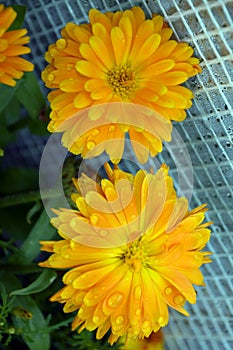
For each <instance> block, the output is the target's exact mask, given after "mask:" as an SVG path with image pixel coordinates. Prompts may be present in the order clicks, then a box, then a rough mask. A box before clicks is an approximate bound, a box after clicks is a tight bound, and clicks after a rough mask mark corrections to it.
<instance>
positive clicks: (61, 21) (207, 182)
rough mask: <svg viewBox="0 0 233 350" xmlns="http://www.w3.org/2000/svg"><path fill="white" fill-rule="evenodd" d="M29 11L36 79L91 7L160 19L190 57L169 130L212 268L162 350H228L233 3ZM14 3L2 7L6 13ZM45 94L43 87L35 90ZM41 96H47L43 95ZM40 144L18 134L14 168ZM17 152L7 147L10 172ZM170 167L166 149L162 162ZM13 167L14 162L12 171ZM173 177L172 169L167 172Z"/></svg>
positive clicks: (39, 3)
mask: <svg viewBox="0 0 233 350" xmlns="http://www.w3.org/2000/svg"><path fill="white" fill-rule="evenodd" d="M16 2H17V4H22V5H26V6H27V7H28V10H27V16H26V21H25V26H26V27H27V28H28V30H29V34H30V36H31V44H30V46H31V49H32V52H31V60H32V61H33V63H34V64H35V66H36V74H37V75H38V77H40V74H41V71H42V70H43V68H44V67H45V61H44V53H45V51H46V50H47V47H48V45H49V44H50V43H53V42H54V41H56V40H57V38H59V36H60V34H59V32H60V29H61V28H62V27H64V26H65V24H66V23H67V22H69V21H73V22H76V23H82V22H86V21H87V20H88V11H89V9H90V8H92V7H95V8H97V9H99V10H101V11H103V12H106V11H115V10H123V9H127V8H130V7H132V6H135V5H138V6H141V7H142V8H143V10H144V11H145V12H146V14H147V16H148V17H149V16H151V14H152V13H157V14H161V15H163V16H164V17H165V20H166V21H167V22H168V23H169V25H170V27H171V28H172V29H173V31H174V36H175V37H176V39H177V40H179V41H185V42H188V43H190V45H191V46H192V47H193V48H194V49H195V55H196V56H197V57H199V58H200V59H201V66H202V69H203V73H202V74H199V75H198V76H197V77H194V78H192V79H190V80H189V81H188V83H187V86H188V87H189V88H190V89H191V90H192V91H193V92H194V94H195V99H194V101H193V106H192V107H191V108H190V109H189V110H188V114H187V118H186V120H185V121H183V122H182V123H180V124H176V123H174V125H175V128H176V130H177V131H178V132H179V135H180V136H181V137H182V139H183V141H184V142H185V145H186V147H187V149H188V151H189V155H190V157H191V160H192V165H193V171H194V191H193V196H192V200H191V207H194V206H195V205H200V204H201V203H208V207H209V212H208V217H207V218H208V219H209V220H211V221H214V226H213V235H212V239H211V241H210V243H209V244H208V250H210V251H213V252H214V257H213V263H212V264H210V265H205V266H204V268H203V269H204V275H205V282H206V288H203V287H202V288H197V292H198V296H197V303H196V304H195V305H189V306H188V305H187V309H188V311H189V313H190V315H191V317H189V318H186V317H184V316H182V315H180V314H179V313H177V312H175V311H171V317H170V322H169V325H168V326H167V327H166V328H165V329H164V334H165V340H166V349H167V350H180V349H185V350H189V349H192V350H193V349H199V350H207V349H208V350H217V349H220V350H230V349H232V348H233V333H232V332H233V221H232V213H233V190H232V188H233V115H232V113H233V110H232V107H233V89H232V87H233V83H232V80H233V55H232V48H233V1H232V0H218V1H215V0H209V1H208V0H164V1H161V0H156V1H153V0H147V1H146V0H145V1H130V0H127V1H124V0H93V1H91V0H90V1H89V0H84V1H77V0H70V1H65V0H35V1H30V0H28V1H23V0H22V1H19V0H18V1H16ZM13 3H15V2H14V1H5V4H6V5H12V4H13ZM41 86H43V84H41ZM44 91H45V93H46V90H45V89H44ZM44 144H45V139H44V138H40V137H33V138H31V137H30V135H29V133H27V131H24V132H23V134H22V135H21V137H20V142H18V143H17V154H18V156H17V160H16V163H17V162H18V163H19V164H23V165H34V166H36V164H38V162H39V159H40V155H41V152H42V149H43V146H44ZM14 155H15V144H12V145H10V146H9V147H8V150H7V156H8V164H9V165H10V163H11V162H12V159H13V157H14ZM160 157H161V159H164V160H165V161H166V162H167V163H169V161H170V158H169V154H168V153H167V151H166V149H165V150H164V152H163V153H162V155H160ZM16 163H15V159H14V164H15V165H17V164H16ZM171 172H172V166H171Z"/></svg>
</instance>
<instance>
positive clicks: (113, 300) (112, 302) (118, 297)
mask: <svg viewBox="0 0 233 350" xmlns="http://www.w3.org/2000/svg"><path fill="white" fill-rule="evenodd" d="M122 299H123V294H122V293H114V294H112V295H111V296H110V297H109V298H108V300H107V305H108V306H109V307H112V308H115V307H117V306H119V305H120V303H121V301H122Z"/></svg>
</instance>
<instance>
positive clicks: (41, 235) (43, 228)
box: [10, 210, 56, 265]
mask: <svg viewBox="0 0 233 350" xmlns="http://www.w3.org/2000/svg"><path fill="white" fill-rule="evenodd" d="M55 233H56V230H55V228H54V227H53V226H52V225H51V224H50V218H49V216H48V214H47V213H46V211H45V210H44V211H43V212H42V213H41V215H40V217H39V219H38V220H37V221H36V223H35V225H34V226H33V228H32V229H31V231H30V232H29V234H28V237H27V238H26V239H25V241H24V242H23V244H22V245H21V247H20V249H19V252H18V254H14V255H12V256H11V258H10V262H11V263H15V262H17V263H18V264H22V265H26V264H28V263H30V262H31V261H33V260H34V259H35V258H36V257H37V256H38V255H39V253H40V243H39V242H40V241H41V240H49V239H51V238H53V237H54V235H55Z"/></svg>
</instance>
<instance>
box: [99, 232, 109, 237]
mask: <svg viewBox="0 0 233 350" xmlns="http://www.w3.org/2000/svg"><path fill="white" fill-rule="evenodd" d="M107 235H108V231H107V230H100V236H101V237H106V236H107Z"/></svg>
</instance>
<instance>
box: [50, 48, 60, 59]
mask: <svg viewBox="0 0 233 350" xmlns="http://www.w3.org/2000/svg"><path fill="white" fill-rule="evenodd" d="M49 53H50V56H51V57H54V56H56V55H57V53H58V51H57V49H55V47H53V48H52V49H51V50H49Z"/></svg>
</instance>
